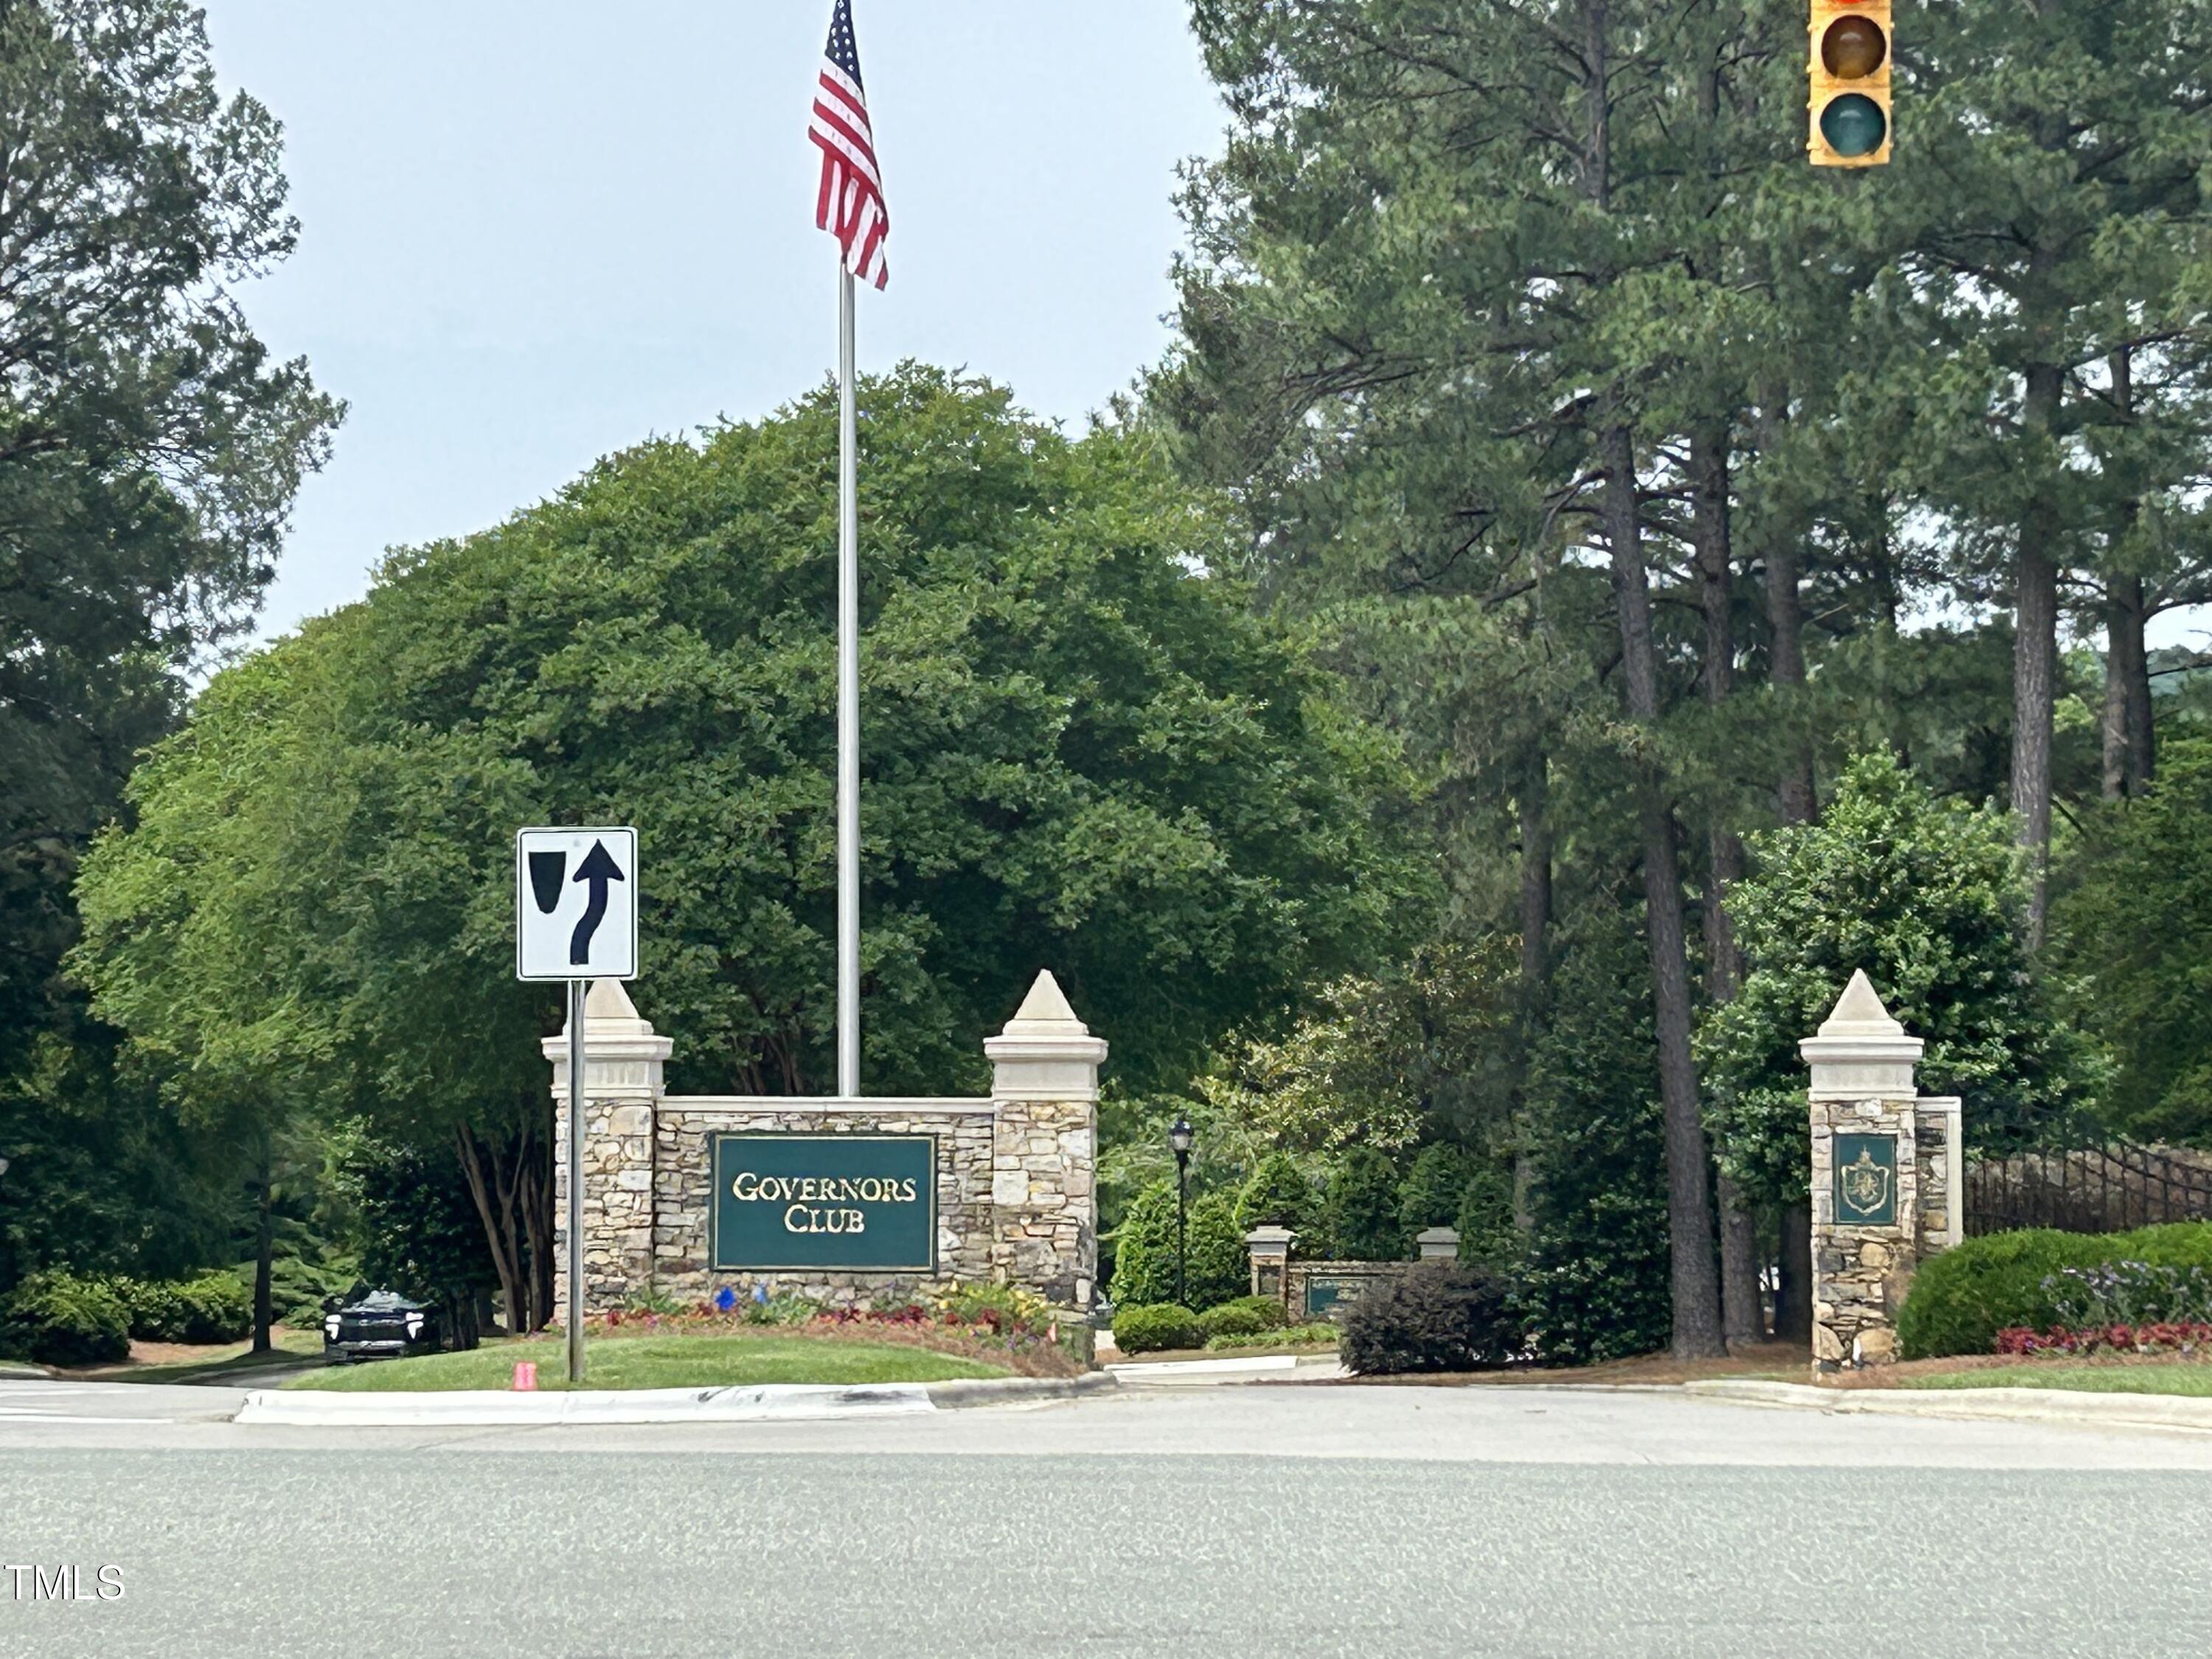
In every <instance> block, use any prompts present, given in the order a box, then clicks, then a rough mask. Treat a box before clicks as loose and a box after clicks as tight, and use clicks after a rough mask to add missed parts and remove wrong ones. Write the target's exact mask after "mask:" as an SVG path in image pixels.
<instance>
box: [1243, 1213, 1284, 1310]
mask: <svg viewBox="0 0 2212 1659" xmlns="http://www.w3.org/2000/svg"><path fill="white" fill-rule="evenodd" d="M1295 1238H1297V1234H1296V1233H1294V1232H1292V1231H1291V1230H1290V1229H1289V1228H1288V1227H1278V1226H1275V1225H1273V1224H1270V1225H1267V1226H1263V1227H1255V1228H1253V1229H1252V1231H1250V1232H1249V1233H1247V1234H1245V1235H1244V1253H1245V1254H1246V1255H1249V1257H1251V1259H1252V1294H1253V1295H1255V1296H1272V1297H1274V1298H1275V1299H1276V1300H1277V1301H1278V1302H1280V1303H1282V1304H1285V1306H1288V1305H1289V1303H1290V1299H1291V1277H1290V1266H1291V1241H1292V1240H1293V1239H1295Z"/></svg>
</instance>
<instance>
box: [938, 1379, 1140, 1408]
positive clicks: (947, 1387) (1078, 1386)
mask: <svg viewBox="0 0 2212 1659" xmlns="http://www.w3.org/2000/svg"><path fill="white" fill-rule="evenodd" d="M924 1386H925V1387H927V1389H928V1390H929V1402H930V1404H931V1405H933V1406H934V1407H936V1408H937V1409H938V1410H939V1411H941V1412H960V1411H969V1410H971V1409H973V1408H974V1407H978V1406H1011V1405H1016V1404H1018V1403H1020V1402H1022V1401H1030V1400H1079V1399H1081V1398H1082V1397H1083V1396H1085V1395H1093V1394H1109V1393H1111V1392H1113V1391H1114V1390H1115V1389H1118V1388H1120V1387H1121V1379H1120V1378H1119V1377H1117V1376H1115V1375H1114V1374H1113V1373H1112V1372H1111V1371H1085V1373H1084V1374H1083V1375H1082V1376H977V1377H969V1378H963V1379H962V1380H960V1381H957V1382H953V1383H927V1384H925V1385H924Z"/></svg>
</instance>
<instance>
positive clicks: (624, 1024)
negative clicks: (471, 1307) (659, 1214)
mask: <svg viewBox="0 0 2212 1659" xmlns="http://www.w3.org/2000/svg"><path fill="white" fill-rule="evenodd" d="M542 1046H543V1048H544V1054H545V1058H546V1060H548V1061H550V1063H551V1065H552V1067H553V1117H554V1125H553V1127H554V1139H553V1230H554V1244H555V1248H554V1255H553V1261H554V1264H555V1265H554V1269H553V1274H554V1289H553V1299H554V1306H555V1307H556V1308H560V1309H565V1308H567V1306H568V1157H567V1152H566V1148H567V1146H568V1035H567V1029H566V1028H565V1027H563V1028H562V1035H560V1036H550V1037H547V1038H546V1039H545V1040H544V1043H543V1045H542ZM675 1046H676V1045H675V1044H674V1043H673V1042H671V1041H670V1040H669V1039H668V1038H666V1037H665V1036H659V1035H657V1034H656V1033H655V1032H654V1030H653V1025H652V1024H651V1022H650V1021H647V1020H645V1019H642V1018H639V1015H638V1012H637V1010H636V1008H635V1007H634V1006H631V1003H630V1000H629V994H628V993H626V992H625V991H624V990H623V987H622V981H620V980H613V979H602V980H595V981H592V988H591V992H590V994H588V995H587V996H586V998H585V999H584V1306H585V1310H586V1312H599V1311H602V1310H606V1309H610V1308H619V1307H621V1306H622V1305H623V1303H624V1302H626V1301H627V1300H628V1299H629V1297H630V1295H631V1293H632V1292H633V1291H644V1290H647V1289H649V1288H651V1286H652V1284H653V1109H654V1108H655V1107H656V1106H657V1105H658V1104H659V1101H660V1097H661V1093H662V1083H661V1069H662V1067H663V1066H665V1064H666V1062H667V1060H668V1056H669V1055H670V1054H671V1053H672V1052H673V1051H674V1049H675Z"/></svg>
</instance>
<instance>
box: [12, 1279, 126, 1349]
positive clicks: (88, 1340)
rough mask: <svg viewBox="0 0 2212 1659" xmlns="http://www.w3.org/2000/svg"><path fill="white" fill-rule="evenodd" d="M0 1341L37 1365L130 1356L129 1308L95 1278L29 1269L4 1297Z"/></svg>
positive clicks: (109, 1288) (104, 1284) (110, 1289)
mask: <svg viewBox="0 0 2212 1659" xmlns="http://www.w3.org/2000/svg"><path fill="white" fill-rule="evenodd" d="M0 1330H3V1331H4V1333H5V1334H4V1337H3V1338H0V1346H5V1347H7V1348H8V1349H9V1350H11V1351H12V1352H16V1353H21V1354H23V1355H26V1356H27V1357H28V1358H32V1359H34V1360H36V1361H37V1362H38V1363H39V1364H41V1365H68V1366H78V1365H99V1364H106V1363H108V1362H110V1361H113V1360H118V1359H128V1358H130V1357H131V1313H130V1310H129V1309H127V1308H125V1306H124V1304H123V1298H122V1297H119V1296H118V1295H116V1293H115V1291H113V1290H112V1288H111V1287H110V1286H109V1285H107V1284H106V1281H104V1280H101V1279H79V1278H77V1277H76V1276H75V1275H74V1274H71V1273H33V1275H32V1276H31V1277H30V1278H28V1279H25V1280H24V1281H23V1282H22V1283H21V1285H17V1286H16V1287H15V1291H14V1292H13V1293H12V1294H11V1295H10V1296H9V1297H8V1300H7V1303H6V1304H5V1307H4V1316H0Z"/></svg>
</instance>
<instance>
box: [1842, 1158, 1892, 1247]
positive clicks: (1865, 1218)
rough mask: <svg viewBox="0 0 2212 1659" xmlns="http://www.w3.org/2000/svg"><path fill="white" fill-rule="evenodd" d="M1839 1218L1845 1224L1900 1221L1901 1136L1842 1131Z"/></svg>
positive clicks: (1884, 1224) (1877, 1224) (1887, 1224)
mask: <svg viewBox="0 0 2212 1659" xmlns="http://www.w3.org/2000/svg"><path fill="white" fill-rule="evenodd" d="M1835 1158H1836V1220H1837V1222H1838V1225H1842V1226H1845V1227H1894V1226H1895V1225H1897V1137H1896V1136H1895V1135H1838V1136H1837V1137H1836V1146H1835Z"/></svg>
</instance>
